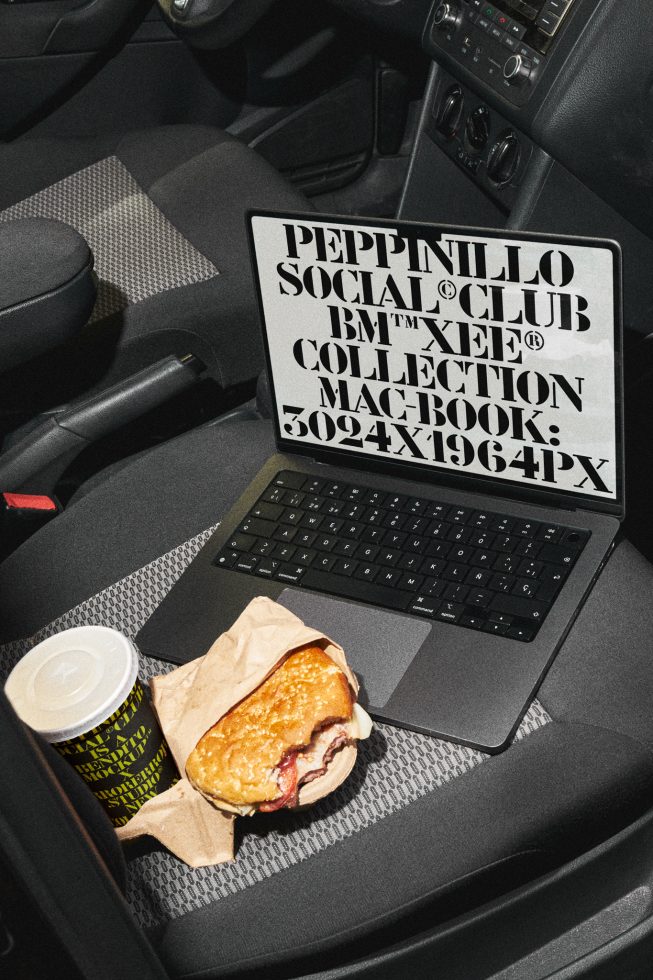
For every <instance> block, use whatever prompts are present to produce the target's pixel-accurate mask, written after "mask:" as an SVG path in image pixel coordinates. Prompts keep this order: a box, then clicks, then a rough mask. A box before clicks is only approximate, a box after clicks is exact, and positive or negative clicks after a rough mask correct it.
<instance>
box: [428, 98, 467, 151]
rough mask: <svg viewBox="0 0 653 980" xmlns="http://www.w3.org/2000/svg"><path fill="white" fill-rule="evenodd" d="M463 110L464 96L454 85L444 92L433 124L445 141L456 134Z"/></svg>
mask: <svg viewBox="0 0 653 980" xmlns="http://www.w3.org/2000/svg"><path fill="white" fill-rule="evenodd" d="M464 108H465V96H464V95H463V93H462V90H461V89H459V88H458V86H457V85H454V86H453V88H450V89H448V90H447V92H445V95H444V98H443V99H442V102H441V104H440V109H439V111H438V115H437V119H436V123H435V124H436V126H437V128H438V131H439V132H440V133H442V135H443V136H446V137H447V139H451V138H452V136H455V135H456V133H457V132H458V127H459V126H460V122H461V119H462V116H463V109H464Z"/></svg>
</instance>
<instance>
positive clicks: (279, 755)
mask: <svg viewBox="0 0 653 980" xmlns="http://www.w3.org/2000/svg"><path fill="white" fill-rule="evenodd" d="M371 727H372V722H371V719H370V718H369V716H368V715H367V714H366V713H365V712H364V711H363V709H362V708H361V707H360V705H358V704H357V703H356V700H355V694H354V692H353V691H352V689H351V687H350V685H349V683H348V681H347V678H346V676H345V674H344V673H343V672H342V670H341V669H340V668H339V667H338V665H337V664H336V663H334V661H333V660H332V659H331V658H330V657H329V656H328V655H327V654H326V653H325V652H324V651H323V650H322V649H321V648H320V647H317V646H306V647H301V648H300V649H298V650H296V651H294V652H293V653H291V654H290V655H289V656H287V657H286V658H285V659H284V660H282V661H281V662H280V663H279V665H278V666H277V667H276V669H275V670H274V671H273V672H272V674H270V676H269V677H268V678H267V679H266V680H265V681H264V682H263V683H262V684H261V685H260V686H259V687H257V688H256V690H254V691H253V692H252V693H251V694H250V695H249V696H248V697H246V698H245V699H244V700H242V701H241V702H240V703H239V704H237V705H236V706H235V707H233V708H232V709H231V710H230V711H228V712H227V713H226V714H225V715H223V717H222V718H220V719H219V720H218V721H217V723H216V724H215V725H213V726H212V727H211V728H210V729H209V730H208V731H207V732H205V734H204V735H203V736H202V737H201V738H200V740H199V742H198V743H197V745H196V746H195V748H194V750H193V751H192V752H191V754H190V756H189V757H188V760H187V762H186V775H187V776H188V779H189V780H190V782H191V783H192V785H193V786H194V787H195V789H197V790H198V791H199V792H200V793H201V794H202V795H203V796H205V797H206V798H207V799H208V800H210V801H211V802H212V803H213V804H214V805H215V806H217V807H219V808H220V809H222V810H226V811H227V812H229V813H235V814H239V815H241V816H248V815H251V814H253V813H256V812H262V813H270V812H272V811H274V810H280V809H282V808H284V807H287V808H291V809H292V808H295V807H297V806H300V805H302V806H303V805H306V804H308V803H313V802H315V800H317V799H320V798H321V797H322V796H325V795H326V794H327V793H329V792H331V791H332V790H334V789H335V788H336V787H337V786H339V785H340V783H342V782H343V780H344V779H346V777H347V776H348V775H349V773H350V771H351V769H352V768H353V765H354V762H355V761H356V752H357V749H356V743H357V741H358V739H359V738H367V736H368V735H369V733H370V730H371Z"/></svg>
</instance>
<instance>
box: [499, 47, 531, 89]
mask: <svg viewBox="0 0 653 980" xmlns="http://www.w3.org/2000/svg"><path fill="white" fill-rule="evenodd" d="M530 76H531V64H530V62H529V61H526V59H525V58H522V56H521V55H520V54H511V55H510V57H509V58H508V60H507V61H506V63H505V65H504V66H503V77H504V78H505V79H507V80H508V81H509V82H510V84H511V85H523V84H524V82H527V81H528V79H529V78H530Z"/></svg>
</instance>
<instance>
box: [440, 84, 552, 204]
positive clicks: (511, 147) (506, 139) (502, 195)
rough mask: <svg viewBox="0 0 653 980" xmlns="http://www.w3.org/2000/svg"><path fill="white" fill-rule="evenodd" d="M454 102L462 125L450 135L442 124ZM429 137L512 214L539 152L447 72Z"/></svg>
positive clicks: (458, 120)
mask: <svg viewBox="0 0 653 980" xmlns="http://www.w3.org/2000/svg"><path fill="white" fill-rule="evenodd" d="M454 96H455V98H456V100H457V104H458V105H459V106H460V107H461V108H460V111H459V113H458V114H457V125H456V127H455V129H453V131H452V129H451V128H448V129H447V130H446V134H445V132H443V127H442V126H441V125H438V123H439V120H440V119H441V118H442V115H443V112H444V111H445V110H446V108H447V106H448V104H449V102H450V101H451V100H452V98H453V97H454ZM427 132H428V135H429V136H430V137H431V139H432V140H433V142H434V143H436V144H437V145H438V146H439V147H440V148H441V149H442V151H443V152H444V153H446V155H447V156H448V157H449V158H450V159H451V160H453V161H454V162H455V163H456V164H457V165H458V166H459V167H460V168H461V169H462V170H464V171H465V173H466V174H467V175H468V176H469V177H470V178H471V179H472V180H473V181H474V183H475V184H476V185H477V186H478V187H480V188H481V189H482V190H483V192H484V193H485V194H487V195H488V196H489V197H491V198H492V199H493V200H494V201H495V202H496V203H497V204H499V205H500V206H501V207H502V208H503V209H504V210H506V211H509V210H510V209H511V207H512V206H513V204H514V202H515V200H516V197H517V194H518V192H519V187H520V183H521V180H522V177H523V175H524V173H525V171H526V168H527V166H528V161H529V159H530V157H531V154H532V152H533V144H532V143H531V141H530V140H529V139H528V138H527V137H525V136H524V135H523V134H522V133H517V132H516V131H515V130H514V129H513V128H512V127H511V124H510V123H509V121H508V120H507V119H506V118H505V117H504V116H502V115H500V114H499V113H498V112H496V111H495V110H494V109H492V108H490V107H489V106H488V105H486V104H485V103H484V102H483V100H482V99H481V98H480V97H479V96H478V95H476V94H475V93H473V92H471V91H470V90H469V89H467V88H466V87H464V86H462V85H460V84H459V83H458V82H454V80H453V78H451V77H450V76H448V75H447V73H446V72H444V71H442V72H441V81H440V84H439V86H438V89H437V92H436V93H435V98H434V101H433V105H432V106H431V112H430V119H429V124H428V126H427Z"/></svg>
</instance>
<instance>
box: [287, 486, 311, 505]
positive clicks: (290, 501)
mask: <svg viewBox="0 0 653 980" xmlns="http://www.w3.org/2000/svg"><path fill="white" fill-rule="evenodd" d="M305 496H306V494H305V493H298V492H297V491H296V490H295V491H290V490H287V491H286V493H284V495H283V503H284V504H286V506H287V507H301V505H302V503H303V502H304V497H305Z"/></svg>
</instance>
